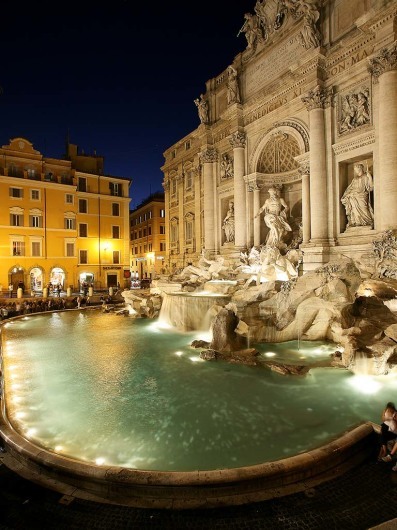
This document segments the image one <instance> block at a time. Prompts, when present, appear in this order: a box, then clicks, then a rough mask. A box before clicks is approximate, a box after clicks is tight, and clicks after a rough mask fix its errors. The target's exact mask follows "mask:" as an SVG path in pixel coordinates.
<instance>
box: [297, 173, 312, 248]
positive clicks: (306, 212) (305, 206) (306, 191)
mask: <svg viewBox="0 0 397 530" xmlns="http://www.w3.org/2000/svg"><path fill="white" fill-rule="evenodd" d="M298 171H299V173H300V174H301V175H302V238H303V240H302V243H303V244H307V243H309V241H310V169H309V163H304V164H302V165H301V166H300V167H299V170H298Z"/></svg>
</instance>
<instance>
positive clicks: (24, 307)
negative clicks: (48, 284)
mask: <svg viewBox="0 0 397 530" xmlns="http://www.w3.org/2000/svg"><path fill="white" fill-rule="evenodd" d="M65 304H66V300H65V299H64V298H46V299H44V298H43V299H41V298H38V299H37V300H36V299H35V300H20V299H17V300H16V301H15V302H11V301H10V302H3V303H2V304H0V317H1V320H5V319H7V318H12V317H16V316H19V315H28V314H30V313H42V312H43V311H57V310H60V309H65Z"/></svg>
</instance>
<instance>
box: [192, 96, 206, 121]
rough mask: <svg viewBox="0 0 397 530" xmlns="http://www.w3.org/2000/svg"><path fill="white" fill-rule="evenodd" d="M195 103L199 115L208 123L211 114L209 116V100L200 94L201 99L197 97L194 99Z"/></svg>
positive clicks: (201, 119)
mask: <svg viewBox="0 0 397 530" xmlns="http://www.w3.org/2000/svg"><path fill="white" fill-rule="evenodd" d="M194 103H195V105H196V107H197V110H198V115H199V118H200V122H201V123H208V121H209V116H208V102H207V101H206V100H205V99H204V96H203V94H200V99H199V98H196V99H195V100H194Z"/></svg>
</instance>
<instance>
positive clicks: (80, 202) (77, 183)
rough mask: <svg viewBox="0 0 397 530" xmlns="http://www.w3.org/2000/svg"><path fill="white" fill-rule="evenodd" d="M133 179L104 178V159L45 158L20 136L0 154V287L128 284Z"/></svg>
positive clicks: (69, 154)
mask: <svg viewBox="0 0 397 530" xmlns="http://www.w3.org/2000/svg"><path fill="white" fill-rule="evenodd" d="M129 186H130V179H127V178H123V177H113V176H108V175H104V174H103V157H101V156H97V155H96V154H94V155H89V156H87V155H84V154H81V153H78V149H77V146H75V145H73V144H69V143H67V145H66V155H65V159H59V160H58V159H53V158H46V157H44V156H43V155H42V154H41V153H40V152H39V151H36V150H35V149H34V148H33V145H32V143H31V142H29V141H28V140H26V139H25V138H14V139H12V140H10V143H9V145H4V146H2V147H1V148H0V196H1V197H2V208H1V209H0V257H1V261H0V284H1V287H2V289H3V293H4V291H7V290H8V286H9V284H10V283H11V284H12V285H13V289H14V291H15V290H16V289H17V287H18V283H19V282H23V284H24V288H25V292H28V293H30V292H32V294H34V293H41V292H42V290H43V288H44V287H47V286H49V285H53V286H55V285H59V284H61V286H62V288H63V289H64V290H66V289H67V288H68V287H72V289H73V290H77V289H78V288H80V287H81V286H82V285H83V283H84V282H87V283H88V284H90V285H92V286H93V287H94V289H107V288H108V287H110V286H117V284H120V285H121V286H122V287H124V286H127V285H129V276H130V268H129V203H130V198H129Z"/></svg>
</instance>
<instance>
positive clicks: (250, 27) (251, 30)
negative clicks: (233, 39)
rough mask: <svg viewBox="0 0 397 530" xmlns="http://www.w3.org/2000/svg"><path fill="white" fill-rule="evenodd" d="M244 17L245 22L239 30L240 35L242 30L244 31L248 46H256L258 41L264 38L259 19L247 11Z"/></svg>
mask: <svg viewBox="0 0 397 530" xmlns="http://www.w3.org/2000/svg"><path fill="white" fill-rule="evenodd" d="M244 19H245V22H244V24H243V27H242V28H241V29H240V31H239V32H238V35H240V33H241V32H244V33H245V38H246V39H247V48H255V47H256V45H257V41H258V40H262V39H263V35H262V30H261V27H260V25H259V19H258V17H257V16H256V15H252V14H251V13H245V15H244ZM238 35H237V36H238Z"/></svg>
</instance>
